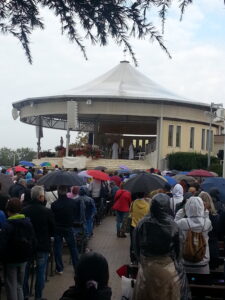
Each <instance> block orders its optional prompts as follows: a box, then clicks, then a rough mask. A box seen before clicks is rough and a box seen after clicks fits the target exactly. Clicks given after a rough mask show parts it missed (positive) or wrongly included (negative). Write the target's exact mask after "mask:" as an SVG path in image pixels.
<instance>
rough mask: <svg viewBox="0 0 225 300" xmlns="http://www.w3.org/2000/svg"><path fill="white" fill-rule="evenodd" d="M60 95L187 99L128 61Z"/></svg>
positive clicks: (184, 100)
mask: <svg viewBox="0 0 225 300" xmlns="http://www.w3.org/2000/svg"><path fill="white" fill-rule="evenodd" d="M62 95H68V96H69V95H71V96H72V95H74V96H90V97H91V96H92V97H109V98H126V99H129V98H136V99H149V100H157V99H159V100H175V101H179V102H180V101H181V102H186V101H188V99H186V98H184V97H180V96H178V95H176V94H174V93H172V92H170V91H169V90H167V89H165V88H164V87H162V86H160V85H159V84H157V83H155V82H154V81H152V80H151V79H149V78H148V77H147V76H145V75H144V74H142V73H140V72H139V71H137V70H136V69H135V68H134V67H132V66H131V65H130V64H129V62H128V61H121V62H120V64H118V65H117V66H116V67H114V68H113V69H111V70H109V71H108V72H106V73H105V74H103V75H102V76H99V77H98V78H96V79H94V80H92V81H91V82H88V83H86V84H84V85H82V86H79V87H77V88H74V89H71V90H69V91H65V92H64V93H62Z"/></svg>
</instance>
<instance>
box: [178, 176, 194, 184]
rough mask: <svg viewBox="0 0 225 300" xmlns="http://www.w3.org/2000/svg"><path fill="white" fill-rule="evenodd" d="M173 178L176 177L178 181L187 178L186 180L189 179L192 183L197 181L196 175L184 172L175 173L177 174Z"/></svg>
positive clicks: (188, 181) (189, 182)
mask: <svg viewBox="0 0 225 300" xmlns="http://www.w3.org/2000/svg"><path fill="white" fill-rule="evenodd" d="M173 178H174V179H176V181H177V182H180V181H181V180H185V181H187V183H188V184H191V183H193V182H195V181H196V179H195V178H194V177H192V176H187V175H182V174H178V175H175V176H173Z"/></svg>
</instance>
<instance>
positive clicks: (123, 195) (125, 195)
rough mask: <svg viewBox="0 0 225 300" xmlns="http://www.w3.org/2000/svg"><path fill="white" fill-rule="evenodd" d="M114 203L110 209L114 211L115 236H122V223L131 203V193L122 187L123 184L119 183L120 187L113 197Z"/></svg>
mask: <svg viewBox="0 0 225 300" xmlns="http://www.w3.org/2000/svg"><path fill="white" fill-rule="evenodd" d="M114 201H115V202H114V204H113V207H112V209H114V210H115V211H116V230H117V237H121V238H124V237H126V235H125V232H124V231H125V230H124V228H123V226H122V225H123V223H124V221H125V219H126V218H127V216H128V213H129V210H130V204H131V193H130V192H129V191H127V190H124V189H123V184H122V183H121V188H120V189H119V190H118V191H117V192H116V195H115V198H114Z"/></svg>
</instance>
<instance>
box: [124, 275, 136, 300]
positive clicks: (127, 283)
mask: <svg viewBox="0 0 225 300" xmlns="http://www.w3.org/2000/svg"><path fill="white" fill-rule="evenodd" d="M135 282H136V280H135V279H132V278H127V277H125V276H122V279H121V287H122V297H121V300H132V297H133V291H134V285H135Z"/></svg>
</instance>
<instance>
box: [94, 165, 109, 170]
mask: <svg viewBox="0 0 225 300" xmlns="http://www.w3.org/2000/svg"><path fill="white" fill-rule="evenodd" d="M94 169H95V170H99V171H105V170H106V169H107V168H106V167H103V166H97V167H95V168H94Z"/></svg>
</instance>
